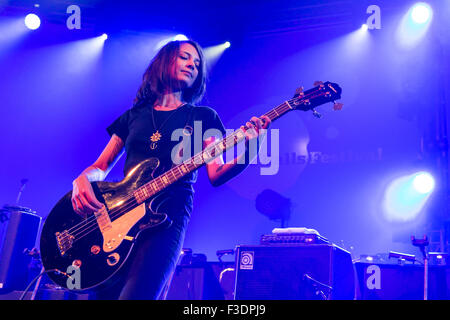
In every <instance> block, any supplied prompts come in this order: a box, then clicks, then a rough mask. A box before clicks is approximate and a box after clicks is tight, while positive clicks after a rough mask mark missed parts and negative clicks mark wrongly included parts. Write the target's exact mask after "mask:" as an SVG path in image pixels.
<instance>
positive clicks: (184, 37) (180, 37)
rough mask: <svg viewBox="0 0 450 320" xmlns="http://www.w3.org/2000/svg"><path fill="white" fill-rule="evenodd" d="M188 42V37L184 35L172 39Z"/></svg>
mask: <svg viewBox="0 0 450 320" xmlns="http://www.w3.org/2000/svg"><path fill="white" fill-rule="evenodd" d="M185 40H188V37H186V36H185V35H184V34H177V35H176V36H175V37H173V38H172V41H185Z"/></svg>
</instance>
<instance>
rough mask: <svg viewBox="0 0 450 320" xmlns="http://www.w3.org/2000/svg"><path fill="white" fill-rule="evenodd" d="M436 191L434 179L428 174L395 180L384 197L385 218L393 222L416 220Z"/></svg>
mask: <svg viewBox="0 0 450 320" xmlns="http://www.w3.org/2000/svg"><path fill="white" fill-rule="evenodd" d="M433 190H434V179H433V177H432V176H431V175H430V174H429V173H426V172H417V173H414V174H410V175H407V176H403V177H400V178H397V179H395V180H394V181H393V182H392V183H391V184H390V185H389V187H388V188H387V189H386V192H385V196H384V202H383V206H384V214H385V218H386V219H387V220H389V221H391V222H408V221H413V220H414V219H416V218H417V217H418V216H419V214H420V212H421V211H422V209H423V207H424V206H425V204H426V202H427V200H428V198H429V197H430V195H431V193H432V191H433Z"/></svg>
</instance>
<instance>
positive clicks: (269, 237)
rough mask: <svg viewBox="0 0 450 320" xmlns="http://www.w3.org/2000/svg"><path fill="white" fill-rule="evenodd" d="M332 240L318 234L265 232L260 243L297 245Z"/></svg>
mask: <svg viewBox="0 0 450 320" xmlns="http://www.w3.org/2000/svg"><path fill="white" fill-rule="evenodd" d="M329 243H330V242H329V241H328V240H327V239H326V238H324V237H322V236H320V235H317V234H296V233H292V234H289V233H288V234H274V233H272V234H264V235H262V236H261V239H260V244H262V245H272V244H284V245H296V244H329Z"/></svg>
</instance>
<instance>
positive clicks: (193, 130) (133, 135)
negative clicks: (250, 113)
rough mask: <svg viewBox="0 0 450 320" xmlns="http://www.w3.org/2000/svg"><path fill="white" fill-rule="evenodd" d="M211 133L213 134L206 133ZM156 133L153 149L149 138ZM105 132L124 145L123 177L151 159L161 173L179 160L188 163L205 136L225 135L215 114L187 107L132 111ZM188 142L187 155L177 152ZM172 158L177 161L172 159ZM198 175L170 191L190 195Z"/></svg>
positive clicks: (185, 178) (147, 108)
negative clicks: (178, 191)
mask: <svg viewBox="0 0 450 320" xmlns="http://www.w3.org/2000/svg"><path fill="white" fill-rule="evenodd" d="M152 114H153V116H154V121H153V118H152ZM153 122H154V123H155V125H156V128H155V126H154V125H153ZM210 129H215V130H213V131H208V132H206V131H207V130H210ZM157 130H158V132H159V133H160V134H161V137H160V140H159V141H156V146H157V147H156V148H154V149H152V147H154V146H155V144H154V142H155V141H152V139H151V137H152V136H153V134H154V133H155V132H156V131H157ZM107 131H108V133H109V135H110V136H112V135H113V134H116V135H117V136H119V137H120V138H121V139H122V141H123V142H124V143H125V151H126V156H127V157H126V160H125V166H124V174H125V175H126V174H127V173H128V171H130V170H131V169H132V168H133V167H134V166H136V165H137V164H139V163H140V162H141V161H143V160H145V159H148V158H151V157H157V158H158V159H159V160H160V166H161V168H162V170H161V171H160V172H165V171H167V170H169V169H170V168H171V167H172V166H174V165H176V164H179V163H180V162H179V161H180V159H182V160H185V159H189V158H190V157H191V156H194V155H195V154H196V153H198V152H200V151H201V150H202V140H203V139H202V137H204V134H205V132H206V135H205V138H207V137H208V136H210V135H211V134H212V135H218V136H219V138H221V137H222V136H224V135H225V128H224V126H223V124H222V121H221V120H220V118H219V116H218V114H217V112H216V111H215V110H213V109H211V108H209V107H204V106H202V107H201V106H193V105H190V104H186V105H184V106H181V107H179V108H178V109H175V110H171V111H157V110H154V109H152V107H151V106H149V105H146V106H140V107H135V108H131V109H129V110H127V111H125V113H123V114H122V115H121V116H120V117H119V118H117V119H116V120H115V121H114V122H113V123H112V124H111V125H110V126H109V127H108V128H107ZM215 133H216V134H215ZM153 140H155V139H153ZM187 142H190V144H189V145H190V149H191V150H190V153H189V150H188V149H186V148H184V149H183V151H181V149H180V148H181V145H185V146H186V144H183V143H187ZM185 152H186V153H185ZM175 154H176V155H178V158H173V155H175ZM197 175H198V173H197V171H194V172H191V173H189V174H188V175H186V176H185V177H183V178H182V179H180V180H179V181H177V182H175V183H174V184H173V185H172V186H170V187H169V188H170V189H172V190H173V189H175V188H177V189H178V188H182V189H184V190H189V191H191V192H193V191H194V189H193V184H194V183H195V182H196V181H197Z"/></svg>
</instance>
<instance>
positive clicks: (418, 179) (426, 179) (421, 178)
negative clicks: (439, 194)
mask: <svg viewBox="0 0 450 320" xmlns="http://www.w3.org/2000/svg"><path fill="white" fill-rule="evenodd" d="M413 186H414V189H415V190H416V191H417V192H419V193H422V194H427V193H431V192H432V191H433V189H434V179H433V176H432V175H431V174H429V173H428V172H419V173H417V174H416V176H415V177H414V180H413Z"/></svg>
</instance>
